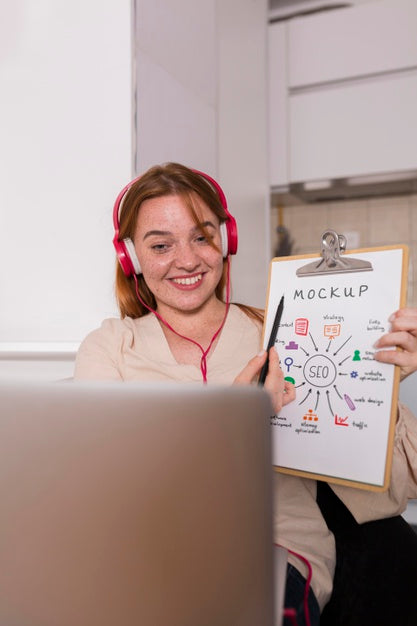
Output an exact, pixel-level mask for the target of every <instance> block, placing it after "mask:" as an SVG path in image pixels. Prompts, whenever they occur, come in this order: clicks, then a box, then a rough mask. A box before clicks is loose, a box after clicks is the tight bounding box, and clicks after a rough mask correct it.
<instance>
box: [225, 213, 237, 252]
mask: <svg viewBox="0 0 417 626" xmlns="http://www.w3.org/2000/svg"><path fill="white" fill-rule="evenodd" d="M226 229H227V253H228V254H236V252H237V224H236V220H235V218H234V217H233V215H231V214H230V213H229V217H228V219H227V220H226Z"/></svg>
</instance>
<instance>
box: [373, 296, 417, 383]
mask: <svg viewBox="0 0 417 626" xmlns="http://www.w3.org/2000/svg"><path fill="white" fill-rule="evenodd" d="M389 321H390V322H391V328H390V332H388V333H387V334H385V335H383V336H382V337H380V338H379V339H378V341H377V342H376V343H375V348H377V349H378V351H377V352H376V353H375V355H374V358H375V360H376V361H381V362H383V363H393V364H394V365H399V367H400V372H401V374H400V378H401V380H404V378H406V377H407V376H409V375H410V374H412V373H413V372H415V371H416V370H417V309H415V308H404V309H399V310H398V311H396V312H395V313H393V314H392V315H391V316H390V318H389ZM397 347H398V348H401V350H385V349H384V348H397Z"/></svg>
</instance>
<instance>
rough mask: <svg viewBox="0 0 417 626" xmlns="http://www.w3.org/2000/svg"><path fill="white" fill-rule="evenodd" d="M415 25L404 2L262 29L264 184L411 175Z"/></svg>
mask: <svg viewBox="0 0 417 626" xmlns="http://www.w3.org/2000/svg"><path fill="white" fill-rule="evenodd" d="M416 27H417V3H416V2H414V1H413V0H396V1H394V0H378V1H374V2H369V3H365V4H363V5H360V6H356V7H347V8H342V9H337V10H333V11H328V12H323V13H319V14H314V15H309V16H303V17H298V18H294V19H292V20H289V21H287V22H278V23H276V24H271V25H270V27H269V54H270V60H269V80H270V182H271V185H272V186H278V187H281V186H283V185H286V184H290V183H299V182H306V181H314V180H319V179H334V178H348V177H351V176H364V175H369V174H386V173H388V172H389V173H393V172H399V171H404V170H416V169H417V150H416V145H417V143H416V142H417V123H416V120H417V116H416V113H415V111H417V37H416V36H415V32H416ZM278 56H279V58H277V57H278ZM275 118H279V119H275Z"/></svg>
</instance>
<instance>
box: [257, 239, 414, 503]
mask: <svg viewBox="0 0 417 626" xmlns="http://www.w3.org/2000/svg"><path fill="white" fill-rule="evenodd" d="M342 255H343V256H342ZM407 270H408V248H407V246H405V245H397V246H382V247H375V248H367V249H358V250H353V251H351V252H347V251H346V239H345V237H343V235H338V234H337V233H336V232H335V231H334V230H327V231H326V232H325V233H324V234H323V236H322V242H321V254H316V255H299V256H291V257H278V258H274V259H272V261H271V263H270V268H269V283H268V284H269V286H268V293H267V303H266V311H265V322H264V329H263V337H264V339H263V343H264V345H265V344H266V341H267V338H268V337H269V333H270V331H271V327H272V323H273V318H274V316H275V312H276V308H277V305H278V303H279V301H280V299H281V298H282V296H284V299H285V306H284V310H283V313H282V317H281V322H280V325H279V329H278V336H277V339H276V342H275V347H276V349H277V351H278V354H279V356H280V362H281V368H282V370H283V372H284V377H285V378H286V379H287V380H290V381H291V382H292V383H293V384H294V385H295V388H296V394H297V395H296V399H295V401H294V402H292V403H290V404H289V405H287V406H285V407H283V408H282V410H281V411H280V413H279V414H277V415H274V416H271V430H272V450H273V458H272V460H273V465H274V469H275V470H276V471H278V472H282V473H287V474H294V475H298V476H303V477H307V478H314V479H317V480H325V481H327V482H333V483H337V484H344V485H349V486H353V487H356V488H360V489H367V490H371V491H384V490H386V489H387V488H388V486H389V480H390V474H391V465H392V453H393V445H394V432H395V424H396V419H397V402H398V387H399V377H400V371H399V368H398V367H396V366H394V365H390V364H385V363H380V362H378V361H375V360H374V358H373V355H374V353H375V348H374V344H375V342H376V341H377V339H378V338H379V337H380V336H382V335H383V334H385V333H386V332H388V331H389V321H388V318H389V316H390V315H391V313H393V312H394V311H396V310H397V309H399V308H400V307H402V306H404V305H405V303H406V286H407Z"/></svg>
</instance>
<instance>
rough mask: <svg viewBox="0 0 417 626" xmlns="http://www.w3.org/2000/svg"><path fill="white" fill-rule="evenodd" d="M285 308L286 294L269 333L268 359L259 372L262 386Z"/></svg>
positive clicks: (259, 383)
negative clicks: (270, 352)
mask: <svg viewBox="0 0 417 626" xmlns="http://www.w3.org/2000/svg"><path fill="white" fill-rule="evenodd" d="M283 310H284V296H282V297H281V300H280V301H279V304H278V308H277V312H276V313H275V319H274V323H273V324H272V330H271V334H270V335H269V341H268V346H267V348H266V351H267V356H266V361H265V363H264V364H263V367H262V369H261V373H260V374H259V380H258V385H261V386H263V384H264V382H265V378H266V375H267V374H268V367H269V350H270V349H271V348H272V346H274V345H275V341H276V338H277V334H278V327H279V325H280V322H281V317H282V311H283Z"/></svg>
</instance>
